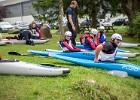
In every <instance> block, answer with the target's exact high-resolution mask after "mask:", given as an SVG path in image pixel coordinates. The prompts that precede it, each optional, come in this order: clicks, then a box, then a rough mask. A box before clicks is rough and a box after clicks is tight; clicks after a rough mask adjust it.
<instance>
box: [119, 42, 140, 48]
mask: <svg viewBox="0 0 140 100" xmlns="http://www.w3.org/2000/svg"><path fill="white" fill-rule="evenodd" d="M138 46H140V44H134V43H125V42H122V43H120V45H119V47H129V48H130V47H138Z"/></svg>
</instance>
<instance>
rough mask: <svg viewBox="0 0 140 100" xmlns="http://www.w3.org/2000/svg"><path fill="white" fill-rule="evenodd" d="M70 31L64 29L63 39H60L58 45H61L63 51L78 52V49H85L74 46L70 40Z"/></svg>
mask: <svg viewBox="0 0 140 100" xmlns="http://www.w3.org/2000/svg"><path fill="white" fill-rule="evenodd" d="M71 36H72V33H71V32H70V31H66V33H65V39H64V40H63V41H60V46H61V47H62V49H63V51H64V52H79V51H86V50H84V49H81V48H76V47H75V46H74V45H73V44H72V42H71Z"/></svg>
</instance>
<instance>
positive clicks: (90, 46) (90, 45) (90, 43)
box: [83, 29, 98, 50]
mask: <svg viewBox="0 0 140 100" xmlns="http://www.w3.org/2000/svg"><path fill="white" fill-rule="evenodd" d="M97 33H98V31H97V30H96V29H92V30H91V31H90V32H89V36H86V37H85V38H84V39H83V40H84V42H83V46H84V49H86V50H95V49H96V46H97V45H96V43H95V41H94V37H96V35H97Z"/></svg>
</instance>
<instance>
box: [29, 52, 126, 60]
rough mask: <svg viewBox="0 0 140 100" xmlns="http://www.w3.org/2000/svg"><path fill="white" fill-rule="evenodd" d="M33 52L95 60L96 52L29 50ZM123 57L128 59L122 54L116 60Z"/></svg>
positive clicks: (43, 54)
mask: <svg viewBox="0 0 140 100" xmlns="http://www.w3.org/2000/svg"><path fill="white" fill-rule="evenodd" d="M28 52H30V53H31V54H35V55H42V56H48V54H50V53H52V54H57V55H61V56H68V57H74V58H81V59H88V60H93V59H94V55H95V54H94V52H62V51H61V52H46V51H37V50H28ZM122 59H128V57H122V56H116V57H115V60H122Z"/></svg>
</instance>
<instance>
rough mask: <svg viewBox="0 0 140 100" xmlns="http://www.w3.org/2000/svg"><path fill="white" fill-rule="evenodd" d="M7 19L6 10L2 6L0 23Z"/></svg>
mask: <svg viewBox="0 0 140 100" xmlns="http://www.w3.org/2000/svg"><path fill="white" fill-rule="evenodd" d="M5 17H6V8H5V7H3V6H1V5H0V22H1V21H3V18H5Z"/></svg>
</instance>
